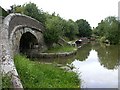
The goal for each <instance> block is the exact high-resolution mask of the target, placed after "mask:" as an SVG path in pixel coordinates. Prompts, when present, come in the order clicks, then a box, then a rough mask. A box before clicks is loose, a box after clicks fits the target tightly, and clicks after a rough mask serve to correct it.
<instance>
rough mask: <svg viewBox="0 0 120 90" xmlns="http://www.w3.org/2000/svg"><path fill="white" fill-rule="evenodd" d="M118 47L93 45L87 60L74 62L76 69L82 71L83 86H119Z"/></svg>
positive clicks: (78, 71)
mask: <svg viewBox="0 0 120 90" xmlns="http://www.w3.org/2000/svg"><path fill="white" fill-rule="evenodd" d="M118 54H119V53H118V47H117V46H109V47H106V46H103V47H101V46H100V45H99V44H95V45H92V48H91V50H90V52H89V55H88V57H87V59H85V61H80V60H79V59H78V60H77V59H76V60H75V61H73V62H72V64H73V65H74V66H75V67H76V69H74V71H77V73H80V78H81V79H82V80H83V82H82V87H84V88H85V87H87V88H118V65H119V64H118V62H119V60H120V59H119V57H118V56H119V55H118Z"/></svg>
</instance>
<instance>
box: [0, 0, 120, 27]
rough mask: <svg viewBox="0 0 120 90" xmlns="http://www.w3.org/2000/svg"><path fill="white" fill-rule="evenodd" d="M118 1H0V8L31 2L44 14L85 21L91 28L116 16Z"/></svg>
mask: <svg viewBox="0 0 120 90" xmlns="http://www.w3.org/2000/svg"><path fill="white" fill-rule="evenodd" d="M119 1H120V0H0V6H2V7H3V8H4V9H5V10H6V9H10V6H11V5H14V4H16V5H23V4H25V3H29V2H33V3H35V4H36V5H37V6H38V8H39V9H42V10H43V11H45V12H48V13H50V14H51V13H53V12H55V13H56V14H59V15H60V16H61V17H62V18H64V19H66V20H68V19H72V20H73V21H76V20H78V19H85V20H87V21H88V22H89V24H90V25H91V27H96V26H97V25H98V23H99V22H100V21H101V20H102V19H105V18H106V17H108V16H116V17H117V16H118V2H119Z"/></svg>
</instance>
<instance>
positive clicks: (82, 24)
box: [76, 19, 92, 37]
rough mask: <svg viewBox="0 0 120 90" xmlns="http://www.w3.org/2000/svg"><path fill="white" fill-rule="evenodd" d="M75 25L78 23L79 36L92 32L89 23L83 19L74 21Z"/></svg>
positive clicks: (87, 35)
mask: <svg viewBox="0 0 120 90" xmlns="http://www.w3.org/2000/svg"><path fill="white" fill-rule="evenodd" d="M76 23H77V25H78V31H79V34H78V35H79V36H80V37H90V36H91V34H92V30H91V27H90V24H89V23H88V22H87V21H86V20H84V19H80V20H77V21H76Z"/></svg>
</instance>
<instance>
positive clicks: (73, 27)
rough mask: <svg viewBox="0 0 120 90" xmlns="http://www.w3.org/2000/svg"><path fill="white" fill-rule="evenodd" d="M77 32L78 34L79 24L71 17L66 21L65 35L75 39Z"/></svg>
mask: <svg viewBox="0 0 120 90" xmlns="http://www.w3.org/2000/svg"><path fill="white" fill-rule="evenodd" d="M76 34H78V26H77V24H76V23H75V22H74V21H72V20H71V19H69V20H68V21H64V35H65V36H66V37H68V38H69V39H70V40H73V39H74V38H75V36H76Z"/></svg>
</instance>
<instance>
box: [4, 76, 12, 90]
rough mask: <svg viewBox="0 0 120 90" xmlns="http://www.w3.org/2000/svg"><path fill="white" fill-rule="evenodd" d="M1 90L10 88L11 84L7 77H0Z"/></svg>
mask: <svg viewBox="0 0 120 90" xmlns="http://www.w3.org/2000/svg"><path fill="white" fill-rule="evenodd" d="M2 88H12V82H11V79H10V77H9V76H8V75H4V76H3V77H2Z"/></svg>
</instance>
